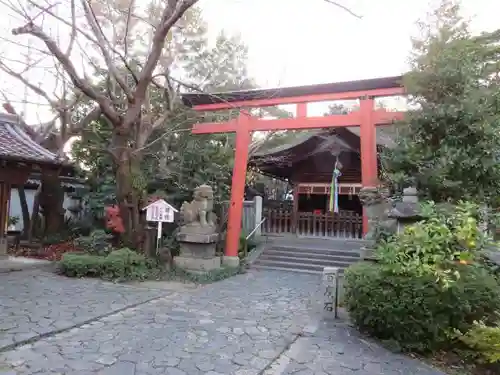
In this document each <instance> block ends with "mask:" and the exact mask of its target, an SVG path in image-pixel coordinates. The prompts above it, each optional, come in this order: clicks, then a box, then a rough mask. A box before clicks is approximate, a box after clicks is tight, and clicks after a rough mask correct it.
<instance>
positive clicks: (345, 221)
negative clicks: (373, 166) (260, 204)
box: [262, 209, 363, 238]
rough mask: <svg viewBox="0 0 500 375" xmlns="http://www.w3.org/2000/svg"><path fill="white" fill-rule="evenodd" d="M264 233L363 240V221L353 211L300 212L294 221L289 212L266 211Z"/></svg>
mask: <svg viewBox="0 0 500 375" xmlns="http://www.w3.org/2000/svg"><path fill="white" fill-rule="evenodd" d="M264 217H265V218H266V222H265V223H264V225H263V228H262V229H263V233H266V234H283V233H296V234H298V235H300V236H313V237H336V238H362V235H363V219H362V217H361V216H360V215H358V214H357V213H356V212H353V211H340V212H339V213H333V212H326V213H320V214H315V213H312V212H298V213H297V218H296V220H294V217H293V213H292V212H291V211H289V210H279V209H276V210H274V209H265V210H264Z"/></svg>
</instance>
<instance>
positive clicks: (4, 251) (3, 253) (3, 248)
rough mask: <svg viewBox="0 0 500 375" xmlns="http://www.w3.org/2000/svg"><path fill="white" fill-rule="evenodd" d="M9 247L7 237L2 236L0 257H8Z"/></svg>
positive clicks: (0, 239)
mask: <svg viewBox="0 0 500 375" xmlns="http://www.w3.org/2000/svg"><path fill="white" fill-rule="evenodd" d="M8 248H9V244H8V241H7V237H0V259H4V258H8V255H7V249H8Z"/></svg>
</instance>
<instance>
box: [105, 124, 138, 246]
mask: <svg viewBox="0 0 500 375" xmlns="http://www.w3.org/2000/svg"><path fill="white" fill-rule="evenodd" d="M111 148H112V149H113V150H114V152H113V156H114V162H115V176H116V199H117V203H118V206H119V207H120V214H121V218H122V220H123V225H124V227H125V233H123V234H122V241H123V242H124V243H125V244H126V245H127V246H131V247H133V248H134V249H136V250H143V244H144V242H145V241H144V239H145V237H144V233H145V232H144V229H145V227H144V224H143V223H142V220H141V211H140V210H141V204H142V192H141V190H140V189H138V187H137V186H135V184H134V182H135V181H134V179H135V178H136V172H137V171H138V170H139V168H140V157H139V156H138V155H136V154H135V153H134V151H135V149H134V148H133V147H132V146H131V145H130V143H129V141H128V136H127V135H124V134H119V131H116V130H115V131H114V132H113V138H112V141H111Z"/></svg>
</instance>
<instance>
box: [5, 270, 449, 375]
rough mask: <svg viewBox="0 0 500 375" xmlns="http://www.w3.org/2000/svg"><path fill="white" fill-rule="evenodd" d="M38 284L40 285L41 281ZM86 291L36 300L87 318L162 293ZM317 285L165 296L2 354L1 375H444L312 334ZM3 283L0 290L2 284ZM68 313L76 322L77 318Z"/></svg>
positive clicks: (269, 280) (311, 280) (330, 331)
mask: <svg viewBox="0 0 500 375" xmlns="http://www.w3.org/2000/svg"><path fill="white" fill-rule="evenodd" d="M38 277H39V278H40V279H39V281H40V282H42V281H43V280H42V279H43V278H44V277H46V276H38ZM48 278H49V279H50V283H52V287H53V288H54V287H56V286H57V285H59V288H61V289H60V290H61V291H65V290H66V292H64V293H62V294H63V295H67V293H69V292H68V291H67V289H64V288H63V286H64V285H67V286H66V288H71V287H69V285H72V286H73V285H80V284H78V283H79V281H75V280H68V279H64V278H57V277H52V276H51V277H48ZM75 282H76V283H77V284H74V283H75ZM82 282H83V283H88V285H89V289H90V291H88V292H86V291H85V290H86V288H85V287H74V286H73V287H74V288H75V290H79V291H80V292H81V294H82V295H81V296H80V295H79V294H78V293H74V294H73V296H72V298H66V299H64V298H63V297H62V296H61V295H58V294H57V289H56V290H55V291H54V290H53V291H52V292H50V293H49V294H48V295H47V296H45V297H44V296H43V293H41V294H40V293H34V294H36V295H38V296H39V297H40V298H42V300H46V298H47V299H50V298H53V299H54V300H55V301H56V302H55V304H58V305H59V307H60V308H62V309H63V310H68V309H66V308H65V307H64V304H65V303H66V304H68V305H72V306H75V305H76V306H81V307H82V308H83V311H85V312H86V313H87V314H88V313H89V311H92V308H91V306H93V309H99V308H100V306H99V302H101V303H102V304H104V305H105V306H109V302H106V301H105V299H106V296H108V298H113V297H112V296H113V293H112V289H113V288H116V293H117V294H118V295H122V294H124V293H130V295H136V294H139V295H143V296H146V295H147V296H148V298H154V296H155V295H156V294H157V293H158V292H157V291H152V290H150V291H147V290H144V289H134V288H132V287H123V288H128V289H126V290H125V289H121V287H120V286H118V285H109V284H103V283H100V284H99V283H97V282H94V281H89V280H85V281H82ZM320 282H321V280H320V277H319V276H317V275H300V274H294V273H281V272H271V271H260V272H259V271H252V272H250V273H248V274H245V275H240V276H237V277H234V278H231V279H229V280H224V281H221V282H219V283H215V284H212V285H209V286H206V287H203V288H198V289H195V290H187V291H182V292H167V294H166V295H164V296H162V297H161V298H156V299H153V300H152V301H150V302H147V303H143V304H140V305H137V306H135V307H131V308H128V309H125V310H123V311H120V312H118V313H115V314H111V315H108V316H106V317H103V318H101V319H97V320H95V321H93V322H91V323H89V324H84V325H83V326H80V327H78V328H74V329H71V330H68V331H65V332H62V333H58V334H56V335H51V336H48V337H45V338H42V339H40V340H38V341H36V342H33V343H30V344H26V345H23V346H20V347H17V348H15V349H13V350H8V351H3V352H2V350H1V349H0V374H3V373H2V364H3V365H4V367H5V366H7V367H8V368H10V370H9V372H6V373H8V374H17V375H20V374H70V375H73V374H75V375H78V374H102V375H110V374H117V375H128V374H134V375H149V374H167V375H198V374H205V375H218V374H234V375H253V374H254V375H257V374H266V375H270V374H275V375H278V374H311V375H324V374H330V375H343V374H346V375H348V374H349V375H351V374H352V375H357V374H359V375H367V374H372V375H376V374H380V375H386V374H387V375H392V374H405V375H406V374H408V375H411V374H415V375H417V374H418V375H439V374H440V373H439V372H437V371H433V370H431V369H429V368H425V367H423V366H421V365H420V364H419V363H418V362H416V361H411V360H407V359H405V358H402V357H399V356H395V355H392V354H390V353H388V352H386V351H385V350H383V349H381V348H379V347H378V346H374V345H372V344H369V343H367V342H366V341H363V340H361V339H360V338H358V337H356V336H351V335H349V334H347V332H350V331H349V330H346V328H339V327H332V326H319V329H317V330H315V329H314V327H315V326H316V327H317V323H314V322H315V321H316V320H315V318H317V313H318V312H319V311H318V309H317V307H318V305H317V304H315V303H311V301H312V300H314V299H315V298H318V296H319V295H320V289H319V285H320ZM0 283H2V285H5V284H3V280H2V279H1V277H0ZM98 284H99V285H100V286H98ZM53 288H50V289H53ZM101 288H105V289H106V290H107V292H102V290H103V289H101ZM28 289H29V288H28ZM162 292H163V293H164V294H165V291H162ZM2 293H5V292H2ZM25 293H28V292H27V291H25ZM92 294H94V295H95V300H94V299H92ZM0 298H2V297H0ZM136 298H137V297H136ZM15 299H16V298H15V296H12V298H11V299H9V300H11V301H12V300H15ZM98 300H99V301H98ZM86 304H89V305H90V306H86ZM21 305H23V304H21ZM24 306H26V304H25V305H24ZM33 306H36V305H35V304H34V305H33ZM51 306H54V304H51ZM2 309H3V304H2V306H0V311H1V310H2ZM103 309H104V308H103ZM69 310H70V309H69ZM69 310H68V311H69ZM25 311H26V310H25ZM35 311H36V310H35ZM45 311H47V309H45ZM52 311H54V310H52ZM73 312H74V313H75V315H73V316H74V318H76V317H77V316H78V313H77V310H73ZM24 314H26V313H23V315H21V319H23V317H24V316H25V315H24ZM55 314H58V313H57V312H55ZM304 329H305V331H304ZM304 332H305V333H304ZM307 332H309V333H307ZM0 335H1V331H0ZM426 371H427V372H426Z"/></svg>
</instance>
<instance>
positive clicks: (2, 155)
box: [0, 114, 73, 258]
mask: <svg viewBox="0 0 500 375" xmlns="http://www.w3.org/2000/svg"><path fill="white" fill-rule="evenodd" d="M72 172H73V168H72V167H71V166H70V165H69V164H67V163H65V161H64V160H63V159H62V158H59V157H58V156H57V155H56V154H54V153H52V152H50V151H48V150H46V149H45V148H43V147H42V146H40V145H39V144H37V143H35V142H34V141H33V140H32V139H31V138H30V136H29V135H28V134H27V133H26V132H25V131H24V130H23V128H22V126H21V125H20V122H19V119H18V118H17V116H14V115H7V114H0V258H1V257H2V256H3V257H5V255H6V252H7V236H6V230H7V222H8V215H9V200H10V190H11V186H13V185H24V184H25V183H26V182H27V181H28V179H29V176H30V174H32V173H40V174H45V173H51V174H57V175H65V174H71V173H72Z"/></svg>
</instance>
